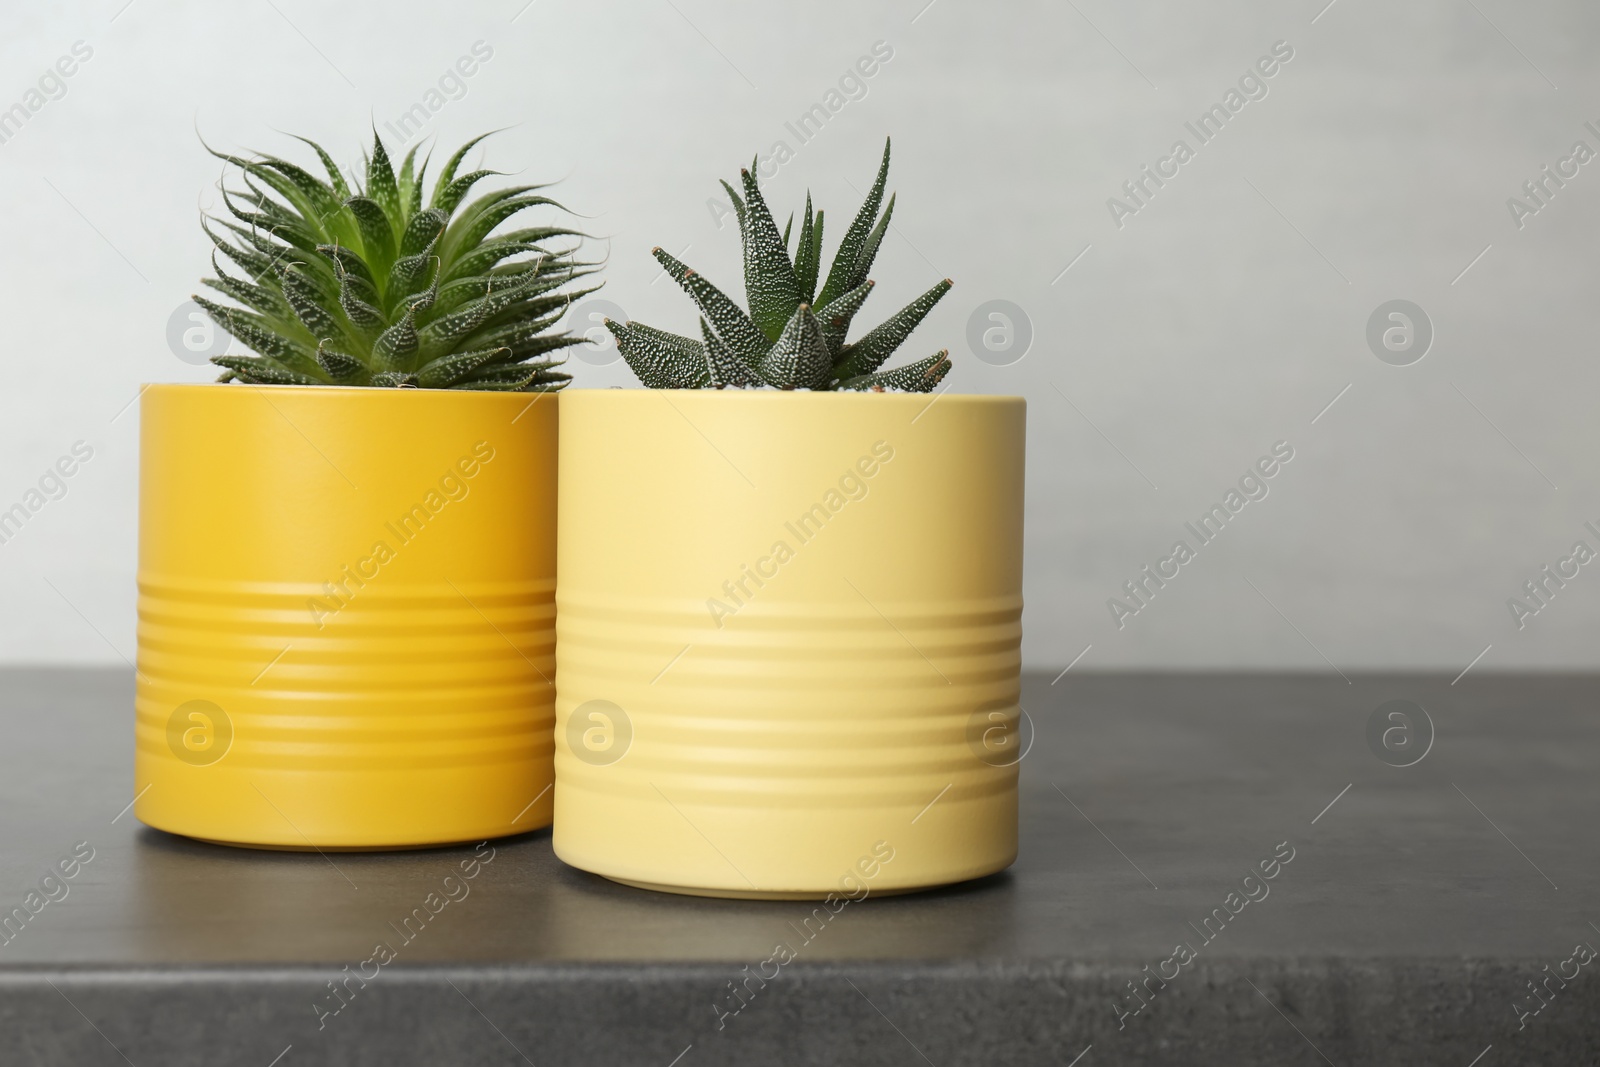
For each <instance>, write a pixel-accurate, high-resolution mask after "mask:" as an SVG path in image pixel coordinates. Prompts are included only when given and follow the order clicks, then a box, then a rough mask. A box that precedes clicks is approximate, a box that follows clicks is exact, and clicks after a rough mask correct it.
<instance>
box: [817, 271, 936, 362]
mask: <svg viewBox="0 0 1600 1067" xmlns="http://www.w3.org/2000/svg"><path fill="white" fill-rule="evenodd" d="M949 291H950V279H949V278H946V279H945V280H944V281H942V282H940V283H939V284H938V285H935V286H934V287H933V288H932V289H929V290H928V291H927V292H926V293H923V294H922V295H921V296H919V297H917V298H916V299H915V300H913V301H912V302H911V303H909V304H907V305H906V306H905V307H903V308H901V309H900V310H899V311H897V312H895V313H894V315H892V316H891V317H889V318H888V319H885V320H884V321H883V322H882V323H881V324H879V325H878V326H877V327H876V328H874V329H873V330H872V331H871V332H870V333H868V334H866V335H865V336H864V337H862V338H861V340H859V341H857V342H856V343H855V344H852V345H845V346H844V348H842V349H840V350H839V358H838V363H837V364H836V365H835V367H834V371H833V374H834V377H836V378H839V379H841V380H843V379H847V378H854V377H857V376H859V375H862V374H871V373H872V372H873V371H875V370H877V369H878V368H879V367H881V366H883V362H884V360H886V359H888V358H889V357H890V356H891V355H893V354H894V350H895V349H897V348H899V347H900V345H901V343H902V342H903V341H905V339H906V338H907V337H909V336H911V331H912V330H914V329H916V328H917V323H919V322H921V321H922V320H923V318H924V317H925V316H926V315H927V314H928V312H929V311H931V310H932V309H933V305H935V304H937V303H938V302H939V300H940V298H941V297H943V296H944V294H946V293H948V292H949Z"/></svg>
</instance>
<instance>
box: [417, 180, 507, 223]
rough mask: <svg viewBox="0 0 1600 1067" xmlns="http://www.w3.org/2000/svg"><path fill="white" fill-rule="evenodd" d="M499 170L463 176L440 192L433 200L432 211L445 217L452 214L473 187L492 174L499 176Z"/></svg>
mask: <svg viewBox="0 0 1600 1067" xmlns="http://www.w3.org/2000/svg"><path fill="white" fill-rule="evenodd" d="M499 173H500V172H499V171H497V170H475V171H473V172H472V173H471V174H463V175H462V176H461V177H459V178H457V179H456V180H455V181H453V182H451V183H450V184H449V185H447V186H445V187H444V188H443V189H442V190H440V192H439V194H438V195H437V196H435V197H434V198H433V205H432V210H435V211H442V212H444V214H445V215H447V216H448V215H449V214H451V213H452V212H453V211H455V209H456V207H457V206H458V205H460V203H461V201H462V199H463V198H465V197H466V195H467V193H468V192H469V191H470V190H471V189H472V187H473V186H474V185H476V184H478V182H480V181H482V180H483V179H484V178H487V177H489V175H491V174H499Z"/></svg>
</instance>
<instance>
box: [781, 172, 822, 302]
mask: <svg viewBox="0 0 1600 1067" xmlns="http://www.w3.org/2000/svg"><path fill="white" fill-rule="evenodd" d="M784 243H785V244H787V243H788V242H787V241H785V242H784ZM821 253H822V213H821V212H820V211H819V212H817V213H816V215H815V216H813V215H812V213H811V191H810V190H809V189H808V190H807V191H806V213H805V214H804V215H802V216H801V217H800V241H799V243H798V244H797V245H796V246H795V250H794V279H795V284H796V285H797V286H799V289H800V301H801V303H804V304H810V303H812V302H813V301H814V299H815V298H816V295H817V269H818V261H819V260H820V259H821Z"/></svg>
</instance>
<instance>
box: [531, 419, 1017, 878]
mask: <svg viewBox="0 0 1600 1067" xmlns="http://www.w3.org/2000/svg"><path fill="white" fill-rule="evenodd" d="M561 409H562V413H561V449H560V454H561V478H560V509H559V510H560V518H559V533H558V542H559V551H558V561H559V562H558V585H557V607H558V615H557V651H556V661H557V676H556V776H557V784H556V805H555V824H554V845H555V850H556V853H557V855H558V856H560V857H561V859H563V860H564V861H566V862H567V863H570V864H572V865H573V866H576V867H579V868H582V869H584V870H588V871H593V872H595V873H597V874H601V875H604V876H606V877H608V878H612V879H615V880H618V881H622V882H627V883H630V884H635V885H641V886H646V887H649V888H655V889H662V890H668V891H673V892H681V893H696V894H704V895H713V896H729V897H825V896H827V895H828V894H836V895H839V896H841V897H848V898H857V897H859V896H860V895H863V894H869V893H889V892H906V891H910V890H915V889H922V888H927V887H931V886H937V885H944V884H948V883H952V882H959V881H963V880H966V879H971V878H977V877H980V876H983V875H987V874H992V873H994V872H996V871H1000V870H1003V869H1004V868H1005V867H1007V866H1008V865H1010V864H1011V862H1012V861H1013V860H1014V859H1015V857H1016V850H1017V775H1018V758H1019V756H1020V753H1019V752H1018V751H1017V749H1018V745H1019V743H1020V740H1021V734H1022V731H1021V730H1020V729H1019V717H1020V710H1019V706H1018V697H1019V671H1020V640H1021V614H1022V518H1023V455H1024V436H1025V433H1024V431H1025V425H1024V423H1025V410H1026V409H1025V404H1024V401H1023V400H1022V399H1021V398H1018V397H994V396H948V395H938V396H927V395H905V394H872V393H812V392H776V391H760V392H744V391H733V390H728V391H712V390H708V391H679V390H574V391H569V392H566V393H564V394H563V395H562V396H561Z"/></svg>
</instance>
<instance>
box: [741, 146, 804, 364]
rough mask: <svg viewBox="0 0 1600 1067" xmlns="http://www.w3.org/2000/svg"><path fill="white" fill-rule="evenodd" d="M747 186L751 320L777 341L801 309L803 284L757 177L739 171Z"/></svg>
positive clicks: (746, 265) (746, 268)
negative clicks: (797, 278)
mask: <svg viewBox="0 0 1600 1067" xmlns="http://www.w3.org/2000/svg"><path fill="white" fill-rule="evenodd" d="M739 179H740V180H741V181H742V182H743V183H744V202H745V208H746V210H745V227H744V291H745V297H746V299H747V301H748V302H749V307H750V318H751V320H752V321H753V322H755V324H756V326H757V327H758V328H760V330H761V332H762V333H764V334H766V335H767V339H768V340H769V341H776V340H777V339H778V335H779V334H781V333H782V332H783V329H784V325H785V324H786V323H787V322H788V321H789V320H790V319H791V318H793V316H794V312H795V309H796V308H797V307H799V306H800V284H799V282H798V281H796V280H795V275H794V264H793V263H791V262H789V253H788V250H787V248H786V241H785V240H784V238H783V237H781V236H780V235H779V234H778V224H777V223H776V222H774V221H773V219H772V212H771V211H769V210H768V209H767V201H766V199H765V198H764V197H763V196H762V195H761V188H760V186H759V185H757V183H756V179H755V175H753V174H751V173H750V172H749V171H748V170H743V171H740V172H739Z"/></svg>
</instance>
